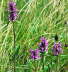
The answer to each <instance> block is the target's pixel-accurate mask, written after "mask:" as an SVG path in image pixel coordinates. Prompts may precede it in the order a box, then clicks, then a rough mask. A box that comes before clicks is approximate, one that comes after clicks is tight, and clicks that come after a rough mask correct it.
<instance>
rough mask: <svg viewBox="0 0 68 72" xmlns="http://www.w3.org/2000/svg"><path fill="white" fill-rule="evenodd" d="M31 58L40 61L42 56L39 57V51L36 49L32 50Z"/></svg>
mask: <svg viewBox="0 0 68 72" xmlns="http://www.w3.org/2000/svg"><path fill="white" fill-rule="evenodd" d="M30 53H31V54H30V58H31V59H39V58H40V56H39V50H38V49H36V50H32V49H31V50H30Z"/></svg>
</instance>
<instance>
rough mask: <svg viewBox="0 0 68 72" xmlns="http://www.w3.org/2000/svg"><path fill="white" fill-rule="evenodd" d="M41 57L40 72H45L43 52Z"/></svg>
mask: <svg viewBox="0 0 68 72" xmlns="http://www.w3.org/2000/svg"><path fill="white" fill-rule="evenodd" d="M41 56H42V58H41V61H42V70H43V72H45V71H44V52H43V53H42V54H41Z"/></svg>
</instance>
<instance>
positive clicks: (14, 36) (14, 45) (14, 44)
mask: <svg viewBox="0 0 68 72" xmlns="http://www.w3.org/2000/svg"><path fill="white" fill-rule="evenodd" d="M15 39H16V35H15V28H14V23H13V48H14V50H15V47H16V41H15ZM14 72H16V70H15V55H14Z"/></svg>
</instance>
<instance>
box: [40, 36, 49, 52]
mask: <svg viewBox="0 0 68 72" xmlns="http://www.w3.org/2000/svg"><path fill="white" fill-rule="evenodd" d="M40 40H41V42H40V43H39V50H40V52H44V51H46V52H48V41H47V40H46V39H45V38H44V37H41V38H40Z"/></svg>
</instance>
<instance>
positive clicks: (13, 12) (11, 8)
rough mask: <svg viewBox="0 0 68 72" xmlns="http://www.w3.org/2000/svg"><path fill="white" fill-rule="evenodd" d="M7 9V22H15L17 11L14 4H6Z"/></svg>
mask: <svg viewBox="0 0 68 72" xmlns="http://www.w3.org/2000/svg"><path fill="white" fill-rule="evenodd" d="M8 9H9V20H10V21H15V20H16V18H17V9H16V3H15V2H12V1H11V2H9V4H8Z"/></svg>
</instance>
